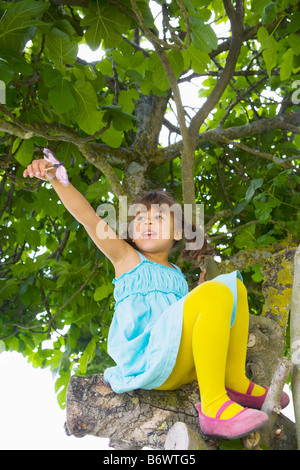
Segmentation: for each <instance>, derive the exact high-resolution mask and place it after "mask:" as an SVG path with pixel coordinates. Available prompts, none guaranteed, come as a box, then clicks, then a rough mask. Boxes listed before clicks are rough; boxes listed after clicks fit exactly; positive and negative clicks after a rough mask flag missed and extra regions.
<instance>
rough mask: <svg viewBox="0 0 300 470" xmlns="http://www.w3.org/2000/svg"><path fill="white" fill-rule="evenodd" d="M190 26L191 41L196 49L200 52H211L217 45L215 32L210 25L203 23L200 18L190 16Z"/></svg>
mask: <svg viewBox="0 0 300 470" xmlns="http://www.w3.org/2000/svg"><path fill="white" fill-rule="evenodd" d="M189 19H190V26H191V30H192V35H191V37H192V41H193V44H194V45H195V47H196V48H197V49H199V50H200V51H202V52H211V50H212V49H216V48H217V46H218V39H217V36H216V33H215V32H214V30H213V29H212V27H211V26H209V25H208V24H205V23H204V20H203V19H202V18H196V17H195V16H190V17H189Z"/></svg>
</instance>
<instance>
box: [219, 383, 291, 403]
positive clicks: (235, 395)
mask: <svg viewBox="0 0 300 470" xmlns="http://www.w3.org/2000/svg"><path fill="white" fill-rule="evenodd" d="M254 385H255V384H254V383H253V382H252V380H250V384H249V387H248V390H247V392H246V393H240V392H236V391H235V390H232V389H231V388H227V387H226V391H227V395H228V396H229V398H230V399H231V400H234V401H235V402H236V403H238V404H239V405H242V406H248V407H249V408H256V409H257V410H260V409H261V407H262V406H263V403H264V401H265V399H266V396H267V393H268V391H269V389H268V387H263V385H261V386H262V387H263V388H264V389H265V390H266V391H265V393H264V394H263V395H261V396H260V397H255V396H252V395H251V393H252V390H253V388H254ZM289 402H290V398H289V396H288V394H287V393H285V392H282V395H281V398H280V406H281V409H283V408H285V407H286V406H287V405H288V404H289Z"/></svg>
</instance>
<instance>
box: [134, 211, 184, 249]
mask: <svg viewBox="0 0 300 470" xmlns="http://www.w3.org/2000/svg"><path fill="white" fill-rule="evenodd" d="M163 206H164V207H163V208H162V206H158V205H157V204H153V205H152V206H151V208H150V209H147V208H146V207H145V206H143V205H141V207H138V208H137V210H136V216H135V218H134V220H133V226H132V239H133V240H134V242H135V244H136V245H137V247H138V248H142V249H146V250H150V251H152V250H155V251H156V250H170V249H171V247H172V245H173V241H174V240H175V239H176V240H180V239H181V234H180V233H179V231H178V230H177V231H176V232H177V233H174V217H173V216H172V215H171V211H170V208H169V206H168V205H167V204H164V205H163Z"/></svg>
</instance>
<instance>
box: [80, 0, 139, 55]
mask: <svg viewBox="0 0 300 470" xmlns="http://www.w3.org/2000/svg"><path fill="white" fill-rule="evenodd" d="M130 24H131V19H130V18H129V17H128V16H127V15H125V14H124V13H122V11H121V10H120V9H119V8H117V7H115V6H114V5H111V4H107V3H106V2H101V3H100V2H97V7H94V8H93V10H92V11H91V12H89V13H88V14H87V15H85V17H84V18H83V19H82V20H81V26H88V29H87V31H86V33H85V40H86V42H87V44H88V46H89V47H90V48H91V49H92V50H93V51H95V50H96V49H98V48H99V46H100V44H101V41H102V40H103V41H104V43H105V47H108V48H112V47H116V46H117V45H118V44H119V43H120V42H121V41H122V34H121V33H122V32H126V31H127V29H129V27H130Z"/></svg>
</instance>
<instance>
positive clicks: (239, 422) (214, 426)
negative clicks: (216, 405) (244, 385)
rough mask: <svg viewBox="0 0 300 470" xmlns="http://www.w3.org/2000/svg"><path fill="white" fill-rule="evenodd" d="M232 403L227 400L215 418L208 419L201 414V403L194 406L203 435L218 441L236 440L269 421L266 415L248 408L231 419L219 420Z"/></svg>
mask: <svg viewBox="0 0 300 470" xmlns="http://www.w3.org/2000/svg"><path fill="white" fill-rule="evenodd" d="M232 403H234V402H233V401H232V400H227V401H226V402H225V403H224V404H223V405H222V406H221V408H220V409H219V411H218V413H217V415H216V417H215V418H210V417H209V416H206V415H205V414H203V413H202V411H201V403H197V405H195V408H196V410H197V411H198V412H199V421H200V427H201V430H202V432H203V433H204V434H206V435H207V436H211V437H217V438H220V439H238V438H240V437H243V436H246V435H247V434H249V433H251V432H252V431H254V430H256V429H259V428H261V427H263V426H265V424H267V422H268V421H269V418H268V415H267V414H266V413H264V412H263V411H258V410H249V409H248V408H244V409H243V410H242V411H240V412H239V413H237V414H236V415H235V416H233V417H232V418H229V419H219V418H220V416H221V414H222V413H223V411H224V410H225V409H226V408H227V407H228V406H229V405H231V404H232Z"/></svg>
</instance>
